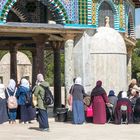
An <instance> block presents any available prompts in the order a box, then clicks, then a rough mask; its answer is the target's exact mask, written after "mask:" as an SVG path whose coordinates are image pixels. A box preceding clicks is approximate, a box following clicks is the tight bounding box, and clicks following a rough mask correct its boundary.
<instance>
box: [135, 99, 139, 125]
mask: <svg viewBox="0 0 140 140" xmlns="http://www.w3.org/2000/svg"><path fill="white" fill-rule="evenodd" d="M134 122H135V123H140V97H138V98H137V100H136V104H135V107H134Z"/></svg>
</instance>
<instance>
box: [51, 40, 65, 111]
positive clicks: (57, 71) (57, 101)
mask: <svg viewBox="0 0 140 140" xmlns="http://www.w3.org/2000/svg"><path fill="white" fill-rule="evenodd" d="M51 46H52V48H53V52H54V112H55V111H56V108H58V107H61V56H60V48H61V47H63V42H61V41H53V42H51Z"/></svg>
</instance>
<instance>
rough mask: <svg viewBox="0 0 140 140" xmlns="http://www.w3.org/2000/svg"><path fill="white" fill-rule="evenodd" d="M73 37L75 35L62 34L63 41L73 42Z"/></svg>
mask: <svg viewBox="0 0 140 140" xmlns="http://www.w3.org/2000/svg"><path fill="white" fill-rule="evenodd" d="M75 36H76V34H70V33H69V34H68V33H67V34H63V37H64V38H65V40H69V39H72V40H74V38H75Z"/></svg>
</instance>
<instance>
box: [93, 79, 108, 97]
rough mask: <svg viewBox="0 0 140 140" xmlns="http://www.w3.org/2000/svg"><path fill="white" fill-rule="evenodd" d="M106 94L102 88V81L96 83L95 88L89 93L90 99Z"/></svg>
mask: <svg viewBox="0 0 140 140" xmlns="http://www.w3.org/2000/svg"><path fill="white" fill-rule="evenodd" d="M104 93H106V92H105V90H104V89H103V88H102V81H97V83H96V87H95V88H94V89H93V90H92V92H91V97H92V96H99V95H102V94H104Z"/></svg>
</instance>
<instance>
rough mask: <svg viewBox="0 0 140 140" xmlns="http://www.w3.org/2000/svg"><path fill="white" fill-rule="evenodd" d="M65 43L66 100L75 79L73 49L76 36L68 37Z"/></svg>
mask: <svg viewBox="0 0 140 140" xmlns="http://www.w3.org/2000/svg"><path fill="white" fill-rule="evenodd" d="M65 37H66V41H65V46H64V49H65V91H66V99H67V95H68V93H69V90H70V87H71V86H72V84H73V78H74V58H73V48H74V35H67V36H65Z"/></svg>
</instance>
